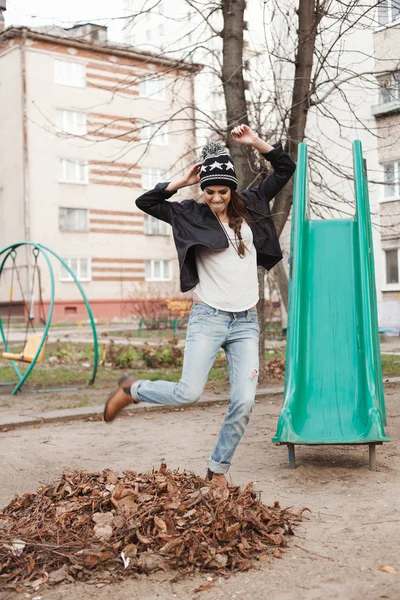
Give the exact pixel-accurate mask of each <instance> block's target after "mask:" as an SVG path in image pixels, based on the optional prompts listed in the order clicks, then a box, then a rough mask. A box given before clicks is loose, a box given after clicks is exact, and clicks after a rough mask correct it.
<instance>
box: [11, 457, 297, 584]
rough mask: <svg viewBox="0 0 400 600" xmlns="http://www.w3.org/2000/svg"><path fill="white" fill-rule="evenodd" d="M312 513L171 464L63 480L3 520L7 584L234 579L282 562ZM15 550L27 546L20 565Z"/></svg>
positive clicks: (17, 502)
mask: <svg viewBox="0 0 400 600" xmlns="http://www.w3.org/2000/svg"><path fill="white" fill-rule="evenodd" d="M304 510H305V509H302V510H301V511H300V513H297V514H296V513H295V512H293V511H292V510H291V509H281V508H280V506H279V503H277V502H276V503H275V504H274V505H273V506H270V507H267V506H264V505H263V504H262V503H261V502H260V500H259V497H257V495H256V494H255V493H254V490H253V487H252V485H251V484H249V485H247V486H246V488H245V489H240V488H238V487H233V486H229V487H228V488H227V489H222V490H221V489H219V488H217V487H216V486H214V485H212V484H211V485H205V484H204V479H203V478H202V477H198V476H196V475H193V474H191V473H180V472H178V471H176V472H172V471H169V470H168V469H167V467H166V465H165V464H162V466H161V468H160V469H159V470H158V471H157V470H153V471H151V472H150V473H141V474H138V473H135V472H134V471H124V474H123V475H121V476H118V475H117V474H115V473H114V472H113V471H110V470H109V469H108V470H105V471H104V472H103V473H86V472H84V471H74V472H71V473H64V475H63V476H62V477H61V478H60V479H59V480H57V481H55V482H54V483H51V484H49V485H47V486H43V487H42V488H39V489H38V491H37V492H36V493H35V494H24V495H23V496H22V497H19V496H15V498H14V499H13V500H12V501H11V502H10V504H9V505H8V506H7V507H6V508H5V509H4V510H3V512H2V513H1V514H0V523H1V524H2V527H1V530H2V531H1V536H2V544H0V565H1V569H2V575H1V581H2V585H6V586H7V587H8V588H9V589H17V588H18V589H22V590H24V589H26V587H24V586H26V585H28V584H30V582H31V581H32V580H33V582H34V583H35V585H40V582H43V581H44V579H43V574H44V573H50V579H51V580H52V581H51V583H56V582H57V581H62V580H63V579H67V580H68V581H72V580H74V579H79V580H81V581H84V580H86V581H87V580H90V581H92V582H93V583H101V584H103V583H110V582H112V581H115V580H116V579H120V578H121V577H126V576H129V574H131V573H140V572H143V573H147V574H150V573H152V572H157V569H160V568H165V569H175V570H176V572H177V573H178V574H179V575H177V576H176V577H180V576H181V575H182V574H183V573H189V574H193V573H195V572H207V571H208V572H214V573H215V572H217V573H218V574H225V575H226V574H228V573H230V572H232V571H240V570H246V569H249V568H251V567H252V565H253V562H252V561H253V560H254V559H257V558H260V557H263V556H265V555H270V556H272V555H273V556H275V557H277V558H278V557H280V556H281V554H280V550H279V548H282V547H284V546H286V538H287V536H288V535H289V534H291V533H292V532H293V528H294V526H295V525H296V524H297V523H298V522H299V521H300V520H301V514H302V512H304ZM4 524H5V525H4ZM13 540H23V541H25V542H26V546H24V548H23V549H22V552H21V554H20V555H19V556H18V557H15V555H14V554H13V552H12V548H13V546H12V544H11V542H12V541H13ZM133 542H136V543H133ZM122 555H123V556H124V557H125V562H123V561H121V556H122ZM15 558H17V560H15ZM128 558H129V559H130V561H129V568H125V564H126V562H127V559H128Z"/></svg>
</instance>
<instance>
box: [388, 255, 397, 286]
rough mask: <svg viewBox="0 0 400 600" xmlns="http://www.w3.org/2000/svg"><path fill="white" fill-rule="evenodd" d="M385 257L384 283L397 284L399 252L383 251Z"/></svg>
mask: <svg viewBox="0 0 400 600" xmlns="http://www.w3.org/2000/svg"><path fill="white" fill-rule="evenodd" d="M385 255H386V283H387V285H390V284H393V283H399V251H398V250H397V249H396V250H385Z"/></svg>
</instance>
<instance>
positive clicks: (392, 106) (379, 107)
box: [371, 100, 400, 117]
mask: <svg viewBox="0 0 400 600" xmlns="http://www.w3.org/2000/svg"><path fill="white" fill-rule="evenodd" d="M371 112H372V114H373V116H374V117H385V116H389V115H394V114H396V113H400V100H392V101H391V102H382V103H381V104H376V105H375V106H372V108H371Z"/></svg>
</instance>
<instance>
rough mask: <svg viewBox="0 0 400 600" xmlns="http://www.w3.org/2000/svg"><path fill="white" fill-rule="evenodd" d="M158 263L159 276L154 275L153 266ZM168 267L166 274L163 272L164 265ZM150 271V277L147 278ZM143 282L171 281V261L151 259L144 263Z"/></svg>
mask: <svg viewBox="0 0 400 600" xmlns="http://www.w3.org/2000/svg"><path fill="white" fill-rule="evenodd" d="M156 263H160V272H161V276H160V277H156V276H155V275H154V271H155V264H156ZM166 264H167V265H168V272H167V273H166V272H165V265H166ZM148 270H150V276H148ZM145 281H172V261H170V260H164V259H151V260H146V261H145Z"/></svg>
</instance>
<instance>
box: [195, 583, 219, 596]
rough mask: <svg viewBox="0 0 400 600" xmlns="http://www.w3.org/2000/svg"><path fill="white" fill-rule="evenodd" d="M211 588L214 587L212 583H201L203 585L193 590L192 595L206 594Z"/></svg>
mask: <svg viewBox="0 0 400 600" xmlns="http://www.w3.org/2000/svg"><path fill="white" fill-rule="evenodd" d="M213 587H215V584H214V583H203V585H199V587H197V588H196V589H195V590H193V593H194V594H198V593H199V592H206V591H207V590H211V588H213Z"/></svg>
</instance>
